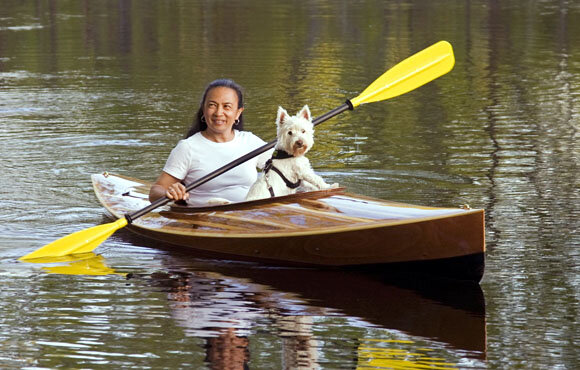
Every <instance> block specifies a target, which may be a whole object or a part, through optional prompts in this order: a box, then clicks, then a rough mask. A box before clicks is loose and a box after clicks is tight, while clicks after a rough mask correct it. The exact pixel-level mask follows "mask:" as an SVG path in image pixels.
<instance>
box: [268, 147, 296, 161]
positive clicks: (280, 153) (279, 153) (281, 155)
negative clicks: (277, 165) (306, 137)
mask: <svg viewBox="0 0 580 370" xmlns="http://www.w3.org/2000/svg"><path fill="white" fill-rule="evenodd" d="M292 157H294V156H293V155H292V154H290V153H288V152H287V151H285V150H281V149H277V150H275V151H274V153H272V159H287V158H292Z"/></svg>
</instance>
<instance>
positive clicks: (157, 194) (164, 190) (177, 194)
mask: <svg viewBox="0 0 580 370" xmlns="http://www.w3.org/2000/svg"><path fill="white" fill-rule="evenodd" d="M163 197H167V198H169V199H173V200H180V199H183V200H187V199H189V193H188V192H187V191H185V186H184V185H183V184H182V183H181V180H180V179H178V178H177V177H173V176H171V175H170V174H168V173H167V172H165V171H164V172H161V175H159V177H158V178H157V181H155V184H153V186H151V190H149V201H150V202H154V201H156V200H157V199H159V198H163Z"/></svg>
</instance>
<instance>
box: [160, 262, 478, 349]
mask: <svg viewBox="0 0 580 370" xmlns="http://www.w3.org/2000/svg"><path fill="white" fill-rule="evenodd" d="M167 264H168V265H169V266H173V267H172V271H171V273H170V274H160V275H157V276H155V284H156V285H161V286H165V287H167V288H168V289H169V291H170V295H169V299H170V305H171V307H172V308H173V309H174V310H176V311H182V312H181V313H178V312H175V313H174V317H175V318H176V319H177V320H178V321H179V323H180V324H179V325H180V326H182V327H185V328H186V331H188V332H189V333H190V334H191V335H195V336H204V337H207V336H210V335H211V330H209V329H210V328H211V327H214V328H216V327H217V328H224V327H227V326H228V323H231V325H230V327H233V328H236V330H237V331H238V330H239V333H240V334H242V335H247V333H248V329H250V328H251V327H253V326H256V325H257V323H261V324H263V323H264V321H273V323H270V324H269V325H276V327H278V328H279V330H280V332H281V334H280V336H281V337H283V336H284V335H283V333H286V334H287V335H288V336H303V337H308V335H307V333H308V331H309V330H310V329H311V326H312V325H313V324H316V320H317V318H320V317H334V316H336V317H343V316H347V317H353V318H357V319H359V320H363V321H364V322H366V323H368V324H365V325H368V326H369V327H381V328H384V329H389V330H396V331H399V332H402V333H405V335H407V336H416V337H424V338H428V339H429V340H433V341H437V342H443V343H447V344H449V345H451V346H452V347H454V348H457V349H460V350H466V351H473V352H476V354H474V355H473V356H472V357H476V358H484V357H485V352H486V324H485V301H484V296H483V293H482V291H481V288H480V287H479V285H478V284H473V283H460V282H457V281H449V280H446V281H438V280H431V281H430V283H429V287H428V288H426V287H425V286H424V284H422V283H421V282H420V281H412V280H401V279H397V280H396V281H395V280H390V279H389V277H388V276H371V275H369V274H363V273H359V272H346V271H341V270H335V271H320V270H314V269H289V268H275V269H273V268H259V267H252V266H247V265H245V264H237V263H233V264H225V263H224V264H221V263H211V262H207V263H206V262H203V261H187V260H185V259H179V258H178V257H176V256H173V257H170V260H169V261H168V262H167ZM209 271H211V272H209ZM211 307H215V308H214V309H213V311H211V315H210V316H203V315H205V314H207V313H209V312H210V310H211ZM198 308H200V309H201V312H202V315H200V316H199V317H197V318H195V319H193V320H191V319H192V318H194V316H195V315H196V314H195V311H196V309H198ZM202 318H206V319H208V320H207V322H205V323H204V322H203V320H201V319H202ZM292 328H293V329H292ZM309 328H310V329H309ZM217 332H219V330H217V331H215V333H217ZM208 333H209V334H208Z"/></svg>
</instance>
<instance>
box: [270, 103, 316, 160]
mask: <svg viewBox="0 0 580 370" xmlns="http://www.w3.org/2000/svg"><path fill="white" fill-rule="evenodd" d="M276 127H277V136H278V143H277V144H276V148H277V149H282V150H284V151H286V152H288V153H289V154H292V155H293V156H295V157H299V156H302V155H304V154H306V152H307V151H309V150H310V148H311V147H312V145H313V144H314V126H313V125H312V116H311V115H310V109H308V106H307V105H305V106H304V107H303V108H302V110H301V111H300V112H299V113H298V114H297V115H295V116H290V115H289V114H288V112H286V110H285V109H284V108H282V107H279V108H278V117H277V118H276Z"/></svg>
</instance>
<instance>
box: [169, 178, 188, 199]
mask: <svg viewBox="0 0 580 370" xmlns="http://www.w3.org/2000/svg"><path fill="white" fill-rule="evenodd" d="M165 196H166V197H167V198H169V199H173V200H188V199H189V193H188V192H187V190H185V186H184V185H183V184H182V183H180V182H176V183H175V184H171V185H169V187H168V188H167V191H166V192H165Z"/></svg>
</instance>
